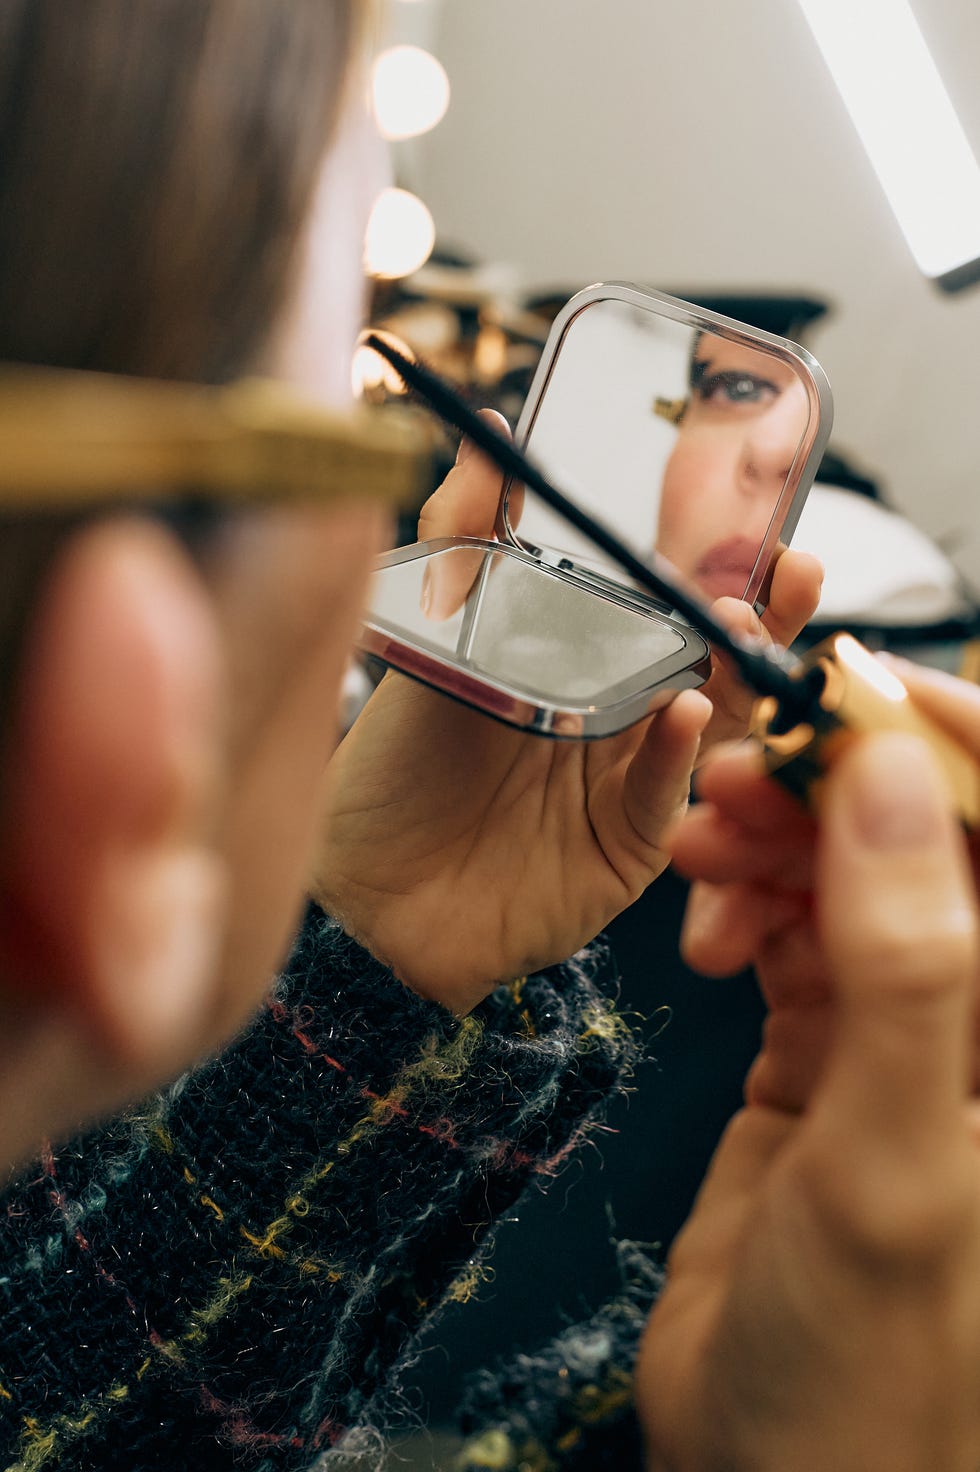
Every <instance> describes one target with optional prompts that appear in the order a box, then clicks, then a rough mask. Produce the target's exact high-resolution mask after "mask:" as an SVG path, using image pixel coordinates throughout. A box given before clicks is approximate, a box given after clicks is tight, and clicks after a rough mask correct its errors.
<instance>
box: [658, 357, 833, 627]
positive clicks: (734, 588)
mask: <svg viewBox="0 0 980 1472" xmlns="http://www.w3.org/2000/svg"><path fill="white" fill-rule="evenodd" d="M808 417H809V406H808V403H807V395H806V390H805V388H804V386H803V384H802V382H801V381H800V379H799V378H798V377H797V375H796V373H795V372H794V371H793V369H792V368H791V367H790V366H789V365H788V364H786V363H782V362H780V361H779V360H778V359H777V358H775V357H772V356H771V355H770V354H769V353H765V352H761V351H759V350H757V349H755V348H748V347H743V346H740V345H739V344H737V343H732V342H728V341H727V340H726V339H724V338H721V337H714V336H708V335H704V336H702V337H700V338H699V340H698V342H697V346H696V348H695V354H694V361H693V363H692V365H691V394H690V400H689V403H688V406H687V409H686V410H685V413H684V417H683V419H682V421H681V423H680V425H679V428H678V433H677V442H676V444H675V446H674V449H673V452H672V454H671V456H670V459H669V461H668V462H667V467H666V470H665V471H664V481H663V494H662V497H661V502H660V517H659V522H658V526H657V551H658V552H660V553H662V554H663V555H664V556H665V557H667V558H668V559H669V560H670V561H671V562H672V563H673V564H674V566H675V567H676V568H677V569H678V571H680V572H681V573H683V574H684V575H685V576H686V577H688V578H691V579H693V581H694V582H695V583H696V584H697V586H698V587H699V588H700V589H701V592H702V593H704V594H705V595H706V596H707V597H709V598H720V597H722V596H723V595H730V596H732V597H736V598H740V597H741V596H742V595H743V594H744V592H745V589H746V585H747V583H748V581H749V575H750V573H751V571H752V568H753V567H754V565H755V562H756V558H757V557H758V554H759V548H760V546H761V543H762V540H763V537H764V535H765V531H766V528H767V527H768V525H769V521H770V519H771V517H772V514H773V511H774V510H775V508H776V503H777V501H778V499H779V495H780V492H781V491H782V489H783V486H784V484H785V482H786V477H787V475H788V474H789V470H790V467H791V465H792V464H793V460H794V458H795V456H796V451H797V449H798V447H799V444H800V440H801V438H802V436H803V433H804V430H805V429H806V425H807V420H808Z"/></svg>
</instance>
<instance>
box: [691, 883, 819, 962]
mask: <svg viewBox="0 0 980 1472" xmlns="http://www.w3.org/2000/svg"><path fill="white" fill-rule="evenodd" d="M801 913H803V902H802V901H801V899H800V898H799V896H796V895H782V894H779V893H773V892H770V891H766V890H763V889H760V888H758V887H756V886H754V885H750V884H724V885H714V884H702V883H698V884H695V885H693V886H692V889H691V893H690V895H689V896H688V902H687V907H686V909H685V912H684V920H683V924H682V926H681V937H680V949H681V955H682V956H683V958H684V960H685V961H686V962H687V964H688V965H689V966H690V967H691V968H692V969H693V970H694V971H699V972H700V973H701V974H702V975H703V976H733V975H734V974H735V973H736V972H738V971H744V969H745V967H746V966H748V965H750V964H751V962H752V961H753V960H754V959H755V956H756V954H757V952H758V950H759V948H760V947H761V945H762V944H763V942H764V941H765V939H766V937H767V936H769V935H771V934H772V933H773V932H774V931H777V930H780V929H782V928H783V927H784V926H786V925H789V924H791V923H792V922H794V921H796V920H798V919H799V917H800V915H801Z"/></svg>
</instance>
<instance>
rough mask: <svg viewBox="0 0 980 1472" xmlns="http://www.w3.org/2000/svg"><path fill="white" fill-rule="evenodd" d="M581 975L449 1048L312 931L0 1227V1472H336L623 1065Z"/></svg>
mask: <svg viewBox="0 0 980 1472" xmlns="http://www.w3.org/2000/svg"><path fill="white" fill-rule="evenodd" d="M601 966H602V961H601V957H600V958H599V959H598V960H597V959H596V957H595V955H590V956H583V957H580V958H578V959H577V960H575V961H573V962H570V963H568V965H566V966H565V967H562V968H558V969H556V970H555V971H554V972H551V973H547V974H544V975H541V976H535V977H531V978H528V979H527V980H526V981H524V982H522V983H515V984H513V985H511V986H510V987H506V988H500V989H498V991H497V992H496V993H494V995H493V996H492V997H491V998H490V999H489V1000H488V1001H487V1002H486V1003H485V1004H484V1006H483V1007H482V1008H481V1009H479V1011H478V1012H477V1013H475V1014H474V1015H473V1016H471V1017H469V1018H467V1019H465V1020H463V1021H462V1022H460V1021H459V1020H457V1019H455V1018H454V1017H452V1016H451V1015H450V1014H448V1013H446V1012H445V1011H444V1010H443V1009H441V1008H440V1007H438V1006H436V1005H434V1004H432V1003H428V1002H425V1001H424V1000H422V999H420V998H419V997H416V996H414V995H413V994H412V993H410V992H408V991H407V990H406V989H405V988H403V987H402V986H401V985H400V984H399V983H398V982H397V981H396V980H395V979H394V978H393V977H392V976H391V974H390V973H389V972H387V971H386V970H384V968H382V967H380V966H378V965H377V964H376V963H374V962H373V961H372V960H371V959H370V958H369V957H368V956H366V955H365V953H364V952H363V951H361V950H360V949H359V948H358V947H356V946H355V945H354V944H353V942H351V941H349V940H348V939H347V938H346V937H345V936H343V935H342V934H341V933H340V932H339V930H338V929H337V928H336V927H335V926H334V925H332V924H331V923H330V922H328V921H325V920H324V919H323V917H322V916H311V918H310V919H309V920H308V922H307V925H306V927H305V929H304V932H303V935H302V937H301V940H300V943H299V945H298V947H297V950H296V953H295V955H294V958H293V961H292V963H291V965H290V967H289V970H288V972H287V974H286V975H285V976H284V978H283V979H282V981H281V983H280V984H279V986H278V987H277V989H276V991H275V994H274V996H273V997H272V998H271V999H270V1001H269V1003H268V1005H267V1006H266V1008H265V1009H264V1012H263V1014H262V1016H261V1017H260V1018H259V1019H258V1020H257V1021H256V1023H255V1024H254V1026H253V1027H252V1028H251V1029H250V1030H249V1031H248V1033H247V1034H246V1035H245V1036H244V1037H243V1038H242V1039H241V1040H240V1041H239V1042H238V1043H237V1044H236V1045H235V1046H234V1047H233V1048H231V1049H230V1050H229V1051H228V1052H227V1053H226V1054H224V1055H223V1056H222V1057H221V1058H220V1059H218V1060H217V1061H215V1062H213V1063H211V1064H210V1065H208V1066H207V1067H205V1068H203V1069H202V1070H200V1071H199V1072H196V1073H194V1074H193V1075H190V1076H189V1077H187V1078H185V1079H184V1080H182V1081H181V1082H180V1083H179V1084H177V1085H176V1086H175V1087H174V1088H172V1089H171V1090H170V1091H169V1092H168V1093H166V1094H165V1095H162V1096H160V1097H158V1098H156V1099H154V1100H153V1101H152V1102H151V1103H149V1104H147V1105H146V1107H144V1108H143V1109H141V1110H139V1111H136V1112H134V1113H132V1114H130V1115H129V1116H127V1117H126V1118H125V1119H123V1120H121V1121H119V1122H118V1123H116V1124H114V1125H112V1126H111V1127H108V1128H105V1129H103V1130H101V1131H99V1132H98V1133H94V1134H93V1135H91V1136H90V1137H88V1138H85V1139H83V1140H81V1141H79V1142H76V1143H74V1144H72V1145H70V1146H66V1147H64V1148H61V1149H58V1150H57V1151H54V1152H52V1151H50V1150H49V1151H47V1152H46V1153H45V1154H44V1155H43V1157H42V1159H41V1160H40V1162H39V1163H38V1164H37V1166H36V1167H35V1168H34V1169H33V1170H31V1171H29V1172H27V1173H26V1174H25V1175H24V1176H22V1178H21V1179H20V1180H19V1181H18V1182H17V1183H16V1185H15V1186H13V1187H12V1188H11V1189H9V1190H8V1191H7V1193H6V1195H5V1197H4V1198H3V1202H2V1205H3V1208H4V1209H3V1211H2V1212H0V1314H2V1336H0V1428H2V1430H0V1447H2V1449H3V1452H4V1459H3V1460H2V1462H0V1467H3V1468H8V1469H14V1468H16V1469H18V1472H42V1469H43V1472H47V1469H54V1468H69V1467H70V1468H73V1469H83V1468H92V1469H95V1468H98V1469H112V1468H120V1469H122V1468H125V1469H126V1472H139V1469H142V1468H151V1467H152V1468H164V1467H166V1468H167V1469H169V1472H185V1469H186V1472H192V1469H198V1468H200V1469H202V1472H203V1469H205V1468H207V1469H208V1472H220V1469H221V1468H231V1467H236V1468H241V1467H245V1468H250V1469H258V1472H287V1469H299V1468H304V1469H305V1468H309V1467H311V1466H313V1465H317V1466H327V1467H328V1466H329V1465H330V1464H331V1462H332V1461H334V1460H338V1459H339V1458H340V1457H341V1456H342V1455H346V1452H347V1451H348V1450H349V1449H350V1448H351V1447H352V1446H353V1445H357V1444H359V1440H362V1439H363V1437H364V1436H365V1435H366V1436H368V1437H369V1436H370V1432H369V1431H365V1430H364V1428H371V1427H372V1426H375V1425H377V1424H379V1422H380V1421H381V1420H382V1419H383V1416H384V1414H385V1408H386V1407H387V1406H388V1405H389V1404H390V1397H391V1394H392V1388H393V1386H394V1387H397V1380H398V1372H399V1367H400V1366H401V1365H403V1364H404V1363H405V1361H406V1357H407V1356H408V1354H409V1351H410V1347H411V1344H412V1341H413V1338H414V1337H415V1335H416V1334H417V1332H418V1331H419V1330H420V1329H421V1328H422V1327H423V1326H424V1325H425V1324H426V1323H427V1322H428V1321H429V1320H430V1319H431V1316H432V1315H433V1314H434V1313H435V1312H436V1311H437V1309H438V1307H439V1305H440V1304H441V1303H445V1302H446V1301H448V1300H450V1299H457V1300H458V1299H460V1298H466V1297H467V1296H468V1295H470V1294H472V1293H473V1292H474V1291H475V1290H476V1288H477V1286H478V1285H479V1283H480V1281H481V1278H482V1277H483V1275H484V1267H483V1265H482V1262H483V1258H482V1254H483V1252H484V1251H485V1248H486V1243H487V1240H488V1234H489V1232H490V1229H491V1227H492V1224H493V1222H494V1220H495V1219H496V1218H497V1217H498V1216H499V1215H500V1214H501V1213H502V1212H504V1211H506V1210H507V1209H508V1208H509V1207H510V1206H511V1205H512V1203H513V1202H514V1201H515V1200H516V1198H517V1197H518V1196H519V1195H520V1193H521V1192H522V1191H523V1190H524V1189H525V1187H526V1186H527V1185H528V1184H529V1183H530V1182H532V1181H533V1180H535V1179H545V1178H547V1177H549V1176H553V1175H555V1174H556V1173H557V1172H559V1171H560V1170H561V1168H562V1164H563V1162H564V1161H565V1159H566V1157H567V1156H568V1155H569V1153H570V1152H571V1151H572V1150H573V1149H574V1148H575V1145H576V1142H577V1141H578V1139H579V1138H580V1136H581V1135H582V1133H583V1132H584V1131H585V1130H587V1129H588V1127H589V1124H590V1123H591V1122H592V1121H593V1120H594V1119H595V1118H596V1117H597V1116H598V1114H599V1113H600V1111H601V1109H602V1106H603V1103H604V1101H605V1100H606V1099H607V1097H608V1096H609V1095H610V1094H611V1093H612V1092H613V1091H615V1089H616V1088H617V1086H618V1084H619V1082H620V1080H621V1079H622V1077H623V1075H624V1072H625V1071H626V1070H628V1068H629V1067H630V1065H631V1063H632V1060H633V1049H634V1043H633V1040H632V1037H631V1035H630V1033H629V1030H628V1029H627V1028H626V1027H625V1025H624V1024H623V1023H622V1022H621V1021H620V1020H619V1018H618V1017H617V1016H616V1013H615V1011H614V1010H613V1007H612V1004H611V1002H610V1000H609V998H608V996H606V995H604V993H603V986H602V984H601V980H600V978H599V976H598V974H597V973H598V971H599V970H600V969H601Z"/></svg>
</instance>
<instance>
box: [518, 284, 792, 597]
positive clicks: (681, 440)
mask: <svg viewBox="0 0 980 1472" xmlns="http://www.w3.org/2000/svg"><path fill="white" fill-rule="evenodd" d="M651 308H652V309H651ZM651 308H648V307H644V306H641V305H637V304H635V303H634V302H630V301H625V300H617V299H602V300H598V301H594V302H592V303H590V304H588V305H585V306H583V307H582V309H581V310H579V311H578V312H577V313H576V314H575V315H574V316H573V317H572V318H571V321H570V322H569V323H568V325H567V327H566V328H565V331H564V333H563V335H562V336H561V338H560V341H559V342H558V345H557V350H556V352H555V354H554V357H553V358H552V359H551V362H550V371H548V374H547V379H546V382H544V383H543V384H542V382H541V380H540V379H539V380H538V381H537V382H536V384H535V388H534V389H532V395H531V399H530V400H529V404H528V410H527V411H526V414H525V416H524V417H523V418H522V421H521V424H520V425H519V427H518V436H519V438H521V439H523V441H524V443H525V444H526V446H527V449H528V451H529V453H530V454H531V455H532V457H533V458H534V459H535V460H536V461H537V463H538V464H539V465H540V466H541V467H542V469H543V470H544V471H545V473H546V474H547V475H548V476H549V477H550V478H551V479H552V480H553V481H554V483H555V484H556V485H558V486H559V487H560V488H561V489H562V490H564V491H565V492H566V493H567V494H569V495H571V496H572V498H573V499H575V500H577V501H578V502H579V503H580V504H581V505H582V506H584V507H585V508H586V509H587V510H590V511H591V512H592V513H593V514H594V515H596V516H597V517H599V518H600V519H601V520H603V521H605V522H606V523H607V525H609V526H611V527H612V528H613V530H615V531H616V532H617V533H618V534H619V535H620V537H621V538H622V539H623V540H624V541H626V542H627V543H628V544H629V545H630V546H631V547H632V548H633V549H634V550H637V551H639V552H640V553H642V554H644V555H647V554H649V553H650V551H651V550H656V551H657V552H659V553H660V554H662V555H663V556H664V557H665V558H666V559H668V561H669V562H670V563H671V564H672V565H673V567H674V569H675V570H676V571H677V572H679V573H680V574H682V576H683V577H684V579H685V580H686V582H687V583H688V586H693V587H694V588H695V589H696V590H697V591H698V592H700V593H701V595H702V596H703V597H706V598H708V599H714V598H718V597H721V596H722V595H723V594H729V595H731V596H733V597H746V598H749V599H754V598H755V597H756V596H757V594H758V592H759V589H760V588H761V587H762V584H763V581H764V577H765V573H766V570H767V567H768V563H769V561H770V558H771V554H772V550H773V548H774V546H775V543H776V541H777V540H778V537H779V532H780V529H781V526H782V522H783V520H784V518H785V515H786V512H787V510H788V508H789V506H790V504H791V503H792V499H793V492H794V489H795V486H796V484H797V482H798V481H799V477H800V473H801V471H802V469H803V466H804V463H805V461H806V458H807V453H808V451H809V449H810V447H811V446H812V444H813V439H814V435H815V433H816V425H815V424H812V423H811V419H812V418H815V417H816V416H815V414H814V415H812V414H811V402H812V401H811V395H810V392H809V390H808V384H807V381H806V380H805V379H804V376H803V372H802V370H801V369H800V368H799V367H797V366H796V364H795V362H794V361H793V358H792V357H791V356H790V355H789V354H786V355H785V356H784V355H783V354H782V353H780V352H777V351H776V350H774V349H772V348H770V347H769V346H768V345H766V344H765V343H758V342H756V343H753V344H752V345H748V344H747V343H744V342H741V341H738V340H734V339H730V338H728V337H726V336H724V335H721V333H720V332H719V331H718V330H711V328H710V327H704V328H696V327H693V326H689V325H687V324H686V323H685V322H681V321H676V320H673V319H672V318H671V317H669V316H665V315H662V313H661V311H659V310H657V307H656V304H655V303H654V302H651ZM542 371H543V370H542ZM535 390H537V392H536V391H535ZM522 503H523V504H522ZM507 520H508V526H509V530H510V532H511V534H512V535H515V536H516V537H517V538H518V539H519V540H520V541H521V542H522V543H524V544H525V545H528V544H530V545H532V546H534V547H535V548H542V549H558V550H559V551H561V552H562V553H565V554H567V555H568V556H569V557H571V558H572V559H573V560H574V561H575V562H576V563H577V564H579V565H584V566H589V567H594V568H596V569H597V570H599V571H602V572H604V573H606V574H608V575H611V576H614V577H615V578H616V579H617V580H618V581H619V580H622V578H623V574H622V573H621V572H619V571H618V569H616V568H615V567H614V566H613V565H612V564H606V563H605V562H604V561H603V559H602V555H601V554H600V553H597V552H596V550H595V548H594V547H592V546H591V544H590V543H588V542H587V541H586V540H585V539H584V538H583V537H581V536H580V535H579V534H578V533H577V532H575V531H574V529H572V528H570V527H569V526H568V525H567V524H566V523H565V522H564V521H563V520H562V519H561V518H560V517H558V516H557V515H555V513H553V512H551V511H549V510H548V509H547V507H545V506H543V505H542V504H540V503H539V502H538V501H537V500H536V498H535V497H533V496H528V497H526V498H524V497H516V496H514V495H513V494H512V495H511V497H510V503H509V506H508V512H507Z"/></svg>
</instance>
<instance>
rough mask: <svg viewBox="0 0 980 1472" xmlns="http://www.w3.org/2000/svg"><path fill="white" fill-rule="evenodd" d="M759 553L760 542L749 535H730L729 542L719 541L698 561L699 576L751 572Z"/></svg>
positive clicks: (747, 574)
mask: <svg viewBox="0 0 980 1472" xmlns="http://www.w3.org/2000/svg"><path fill="white" fill-rule="evenodd" d="M758 555H759V547H758V543H756V542H753V541H751V540H750V538H748V537H729V539H728V541H727V542H717V543H716V544H715V545H714V546H713V547H710V548H709V549H708V551H707V552H706V553H705V554H704V556H703V557H702V558H701V561H700V562H699V563H698V567H697V575H698V577H710V576H711V575H712V574H716V573H726V572H727V573H744V574H745V577H746V580H748V576H749V573H750V572H751V571H752V569H753V568H754V567H755V562H756V558H757V557H758Z"/></svg>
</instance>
